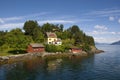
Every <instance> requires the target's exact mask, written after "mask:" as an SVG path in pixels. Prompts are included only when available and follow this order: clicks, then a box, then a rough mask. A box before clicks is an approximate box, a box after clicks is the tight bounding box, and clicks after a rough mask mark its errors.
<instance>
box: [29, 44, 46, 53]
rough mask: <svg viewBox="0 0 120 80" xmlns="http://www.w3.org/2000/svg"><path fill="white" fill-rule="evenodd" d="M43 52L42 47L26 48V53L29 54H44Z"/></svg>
mask: <svg viewBox="0 0 120 80" xmlns="http://www.w3.org/2000/svg"><path fill="white" fill-rule="evenodd" d="M44 51H45V48H44V47H37V48H33V47H32V46H31V45H29V46H28V48H27V52H29V53H34V52H44Z"/></svg>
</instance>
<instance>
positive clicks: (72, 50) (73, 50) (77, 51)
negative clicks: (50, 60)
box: [71, 49, 82, 53]
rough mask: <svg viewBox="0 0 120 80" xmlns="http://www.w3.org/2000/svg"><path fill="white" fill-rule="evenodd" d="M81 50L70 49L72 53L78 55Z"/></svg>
mask: <svg viewBox="0 0 120 80" xmlns="http://www.w3.org/2000/svg"><path fill="white" fill-rule="evenodd" d="M81 51H82V49H71V52H72V53H80V52H81Z"/></svg>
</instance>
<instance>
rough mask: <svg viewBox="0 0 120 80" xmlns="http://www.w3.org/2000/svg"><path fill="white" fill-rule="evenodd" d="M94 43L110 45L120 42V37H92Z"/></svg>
mask: <svg viewBox="0 0 120 80" xmlns="http://www.w3.org/2000/svg"><path fill="white" fill-rule="evenodd" d="M94 39H95V42H99V43H112V42H115V41H118V40H120V37H119V38H118V37H107V38H106V37H94Z"/></svg>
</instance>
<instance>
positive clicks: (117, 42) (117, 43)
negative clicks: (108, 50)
mask: <svg viewBox="0 0 120 80" xmlns="http://www.w3.org/2000/svg"><path fill="white" fill-rule="evenodd" d="M111 45H120V40H119V41H116V42H113V43H112V44H111Z"/></svg>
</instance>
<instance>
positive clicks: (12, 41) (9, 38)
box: [5, 28, 33, 51]
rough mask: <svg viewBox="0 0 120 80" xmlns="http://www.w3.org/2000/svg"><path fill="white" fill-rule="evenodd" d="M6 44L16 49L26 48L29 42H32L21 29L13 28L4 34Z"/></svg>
mask: <svg viewBox="0 0 120 80" xmlns="http://www.w3.org/2000/svg"><path fill="white" fill-rule="evenodd" d="M5 39H6V44H7V45H8V46H9V47H10V48H13V49H15V50H16V51H18V50H23V49H26V47H27V46H28V44H29V43H31V42H33V40H32V38H31V37H30V36H25V35H24V33H23V32H22V30H21V29H19V28H17V29H13V30H11V31H10V32H8V33H7V34H6V36H5Z"/></svg>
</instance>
